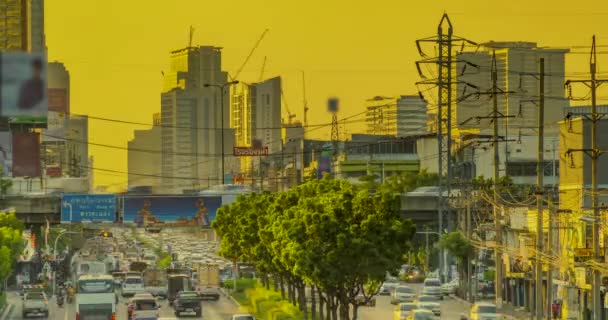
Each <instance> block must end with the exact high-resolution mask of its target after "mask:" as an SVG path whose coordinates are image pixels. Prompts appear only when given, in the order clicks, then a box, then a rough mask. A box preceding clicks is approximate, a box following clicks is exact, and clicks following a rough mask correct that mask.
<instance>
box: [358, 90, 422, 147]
mask: <svg viewBox="0 0 608 320" xmlns="http://www.w3.org/2000/svg"><path fill="white" fill-rule="evenodd" d="M426 119H427V102H426V101H424V100H422V99H421V98H420V97H419V96H417V95H416V96H404V95H402V96H399V97H380V96H376V97H374V98H372V99H369V100H367V102H366V113H365V124H366V127H367V129H366V132H367V133H368V134H379V135H394V136H397V137H408V136H415V135H421V134H425V133H426V132H427V128H426Z"/></svg>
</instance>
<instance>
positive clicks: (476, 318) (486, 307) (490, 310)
mask: <svg viewBox="0 0 608 320" xmlns="http://www.w3.org/2000/svg"><path fill="white" fill-rule="evenodd" d="M492 317H494V318H492ZM497 318H499V317H498V312H497V308H496V305H495V304H493V303H487V302H479V303H475V304H473V305H472V306H471V311H470V313H469V317H467V316H466V315H461V317H460V319H462V320H482V319H497Z"/></svg>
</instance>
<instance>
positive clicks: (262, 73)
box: [258, 56, 266, 82]
mask: <svg viewBox="0 0 608 320" xmlns="http://www.w3.org/2000/svg"><path fill="white" fill-rule="evenodd" d="M264 69H266V56H264V61H262V70H261V71H260V79H258V82H262V80H264Z"/></svg>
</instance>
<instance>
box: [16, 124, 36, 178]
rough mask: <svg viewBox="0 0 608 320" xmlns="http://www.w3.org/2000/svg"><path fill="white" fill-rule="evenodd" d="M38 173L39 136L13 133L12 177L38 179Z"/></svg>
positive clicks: (28, 133)
mask: <svg viewBox="0 0 608 320" xmlns="http://www.w3.org/2000/svg"><path fill="white" fill-rule="evenodd" d="M40 173H41V171H40V135H39V134H38V133H36V132H15V133H13V177H39V176H40Z"/></svg>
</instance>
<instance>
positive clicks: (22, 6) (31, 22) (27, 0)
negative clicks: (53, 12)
mask: <svg viewBox="0 0 608 320" xmlns="http://www.w3.org/2000/svg"><path fill="white" fill-rule="evenodd" d="M0 49H4V50H8V51H27V52H37V53H44V52H45V51H46V45H45V36H44V0H0Z"/></svg>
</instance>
